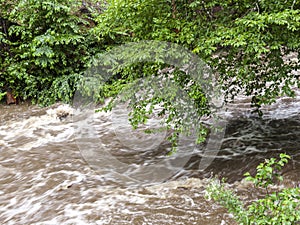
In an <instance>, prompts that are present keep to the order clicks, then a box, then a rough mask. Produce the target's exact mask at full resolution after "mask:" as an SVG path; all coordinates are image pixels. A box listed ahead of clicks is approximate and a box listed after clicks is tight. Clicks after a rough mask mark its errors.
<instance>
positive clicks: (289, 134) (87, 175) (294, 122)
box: [0, 93, 300, 225]
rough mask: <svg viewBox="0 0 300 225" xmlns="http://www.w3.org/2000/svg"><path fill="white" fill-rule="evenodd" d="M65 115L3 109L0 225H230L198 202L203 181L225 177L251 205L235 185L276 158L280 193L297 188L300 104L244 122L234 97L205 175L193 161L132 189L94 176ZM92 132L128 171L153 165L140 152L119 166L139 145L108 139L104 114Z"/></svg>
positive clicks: (245, 105) (242, 102)
mask: <svg viewBox="0 0 300 225" xmlns="http://www.w3.org/2000/svg"><path fill="white" fill-rule="evenodd" d="M298 94H299V93H298ZM62 110H63V111H64V110H65V111H68V110H72V109H71V108H70V107H67V106H60V105H55V106H52V107H50V108H42V109H41V108H39V107H37V106H31V105H27V104H21V105H17V106H15V105H11V106H3V105H2V106H0V122H1V123H0V223H1V224H13V225H15V224H111V225H119V224H136V225H142V224H145V225H146V224H166V225H167V224H172V225H177V224H178V225H179V224H184V225H189V224H203V225H205V224H209V225H212V224H234V221H233V219H232V216H231V215H230V214H228V213H226V211H225V210H224V209H222V207H220V206H219V205H218V204H216V203H214V202H212V201H208V200H206V199H205V197H204V195H205V186H206V184H207V183H208V178H209V177H211V176H212V175H218V176H219V177H227V178H228V181H229V182H230V183H231V184H230V185H231V186H232V187H233V188H235V189H236V190H237V191H238V192H239V194H240V195H241V196H243V198H244V199H251V198H253V197H256V193H255V192H253V190H252V187H250V186H249V185H248V184H247V183H245V182H243V181H242V178H243V174H244V173H245V172H246V171H254V169H255V167H256V166H257V165H258V163H260V162H261V161H262V160H263V159H264V158H266V157H273V156H277V155H278V154H279V153H281V152H286V153H288V154H289V155H291V156H292V159H291V161H290V162H289V164H288V165H287V166H286V167H285V169H284V171H283V174H284V177H285V183H284V185H286V186H298V185H300V179H299V174H300V114H299V112H300V97H299V96H298V97H297V98H296V99H290V98H281V99H279V101H278V102H277V103H276V104H274V105H273V106H269V107H265V108H264V109H263V111H264V113H265V114H264V116H263V117H262V118H259V117H257V116H255V115H252V114H251V113H250V111H249V99H247V98H240V99H239V100H238V103H235V104H231V105H229V106H228V111H227V112H224V113H225V114H226V116H227V118H228V123H227V126H226V132H225V136H224V138H223V140H222V148H221V150H220V151H219V152H218V155H217V156H216V157H215V159H214V161H213V162H212V163H211V164H210V165H209V166H208V167H207V168H206V169H205V170H204V171H199V170H198V168H199V167H198V166H197V165H198V164H199V160H200V158H201V157H200V156H198V155H197V154H192V155H190V158H189V160H188V161H187V163H185V165H184V166H183V168H182V170H180V171H178V172H177V173H175V174H173V176H168V179H164V180H163V181H161V182H153V183H151V182H149V183H147V182H145V183H143V184H141V185H132V186H130V185H128V183H126V182H123V178H124V177H123V174H122V171H114V170H113V168H110V169H109V170H103V171H101V170H97V169H95V168H93V166H94V165H97V158H95V162H94V163H92V165H91V163H90V161H91V160H92V158H93V157H95V155H92V154H91V155H89V154H88V152H85V151H82V148H83V146H84V145H85V144H84V142H80V141H79V142H78V135H76V128H78V124H77V125H76V122H78V121H79V120H80V117H76V116H67V117H66V118H63V119H59V118H58V114H59V113H60V111H62ZM90 126H94V127H95V130H96V131H97V132H98V134H99V137H101V138H102V140H101V142H102V144H103V145H104V146H106V148H111V150H112V152H113V151H115V153H112V154H113V155H114V156H115V157H116V158H119V160H120V161H122V160H123V163H125V164H126V163H127V165H129V164H135V165H136V167H138V165H139V164H143V163H145V162H148V161H151V159H152V158H159V157H154V156H153V155H151V154H150V155H149V154H148V155H146V156H145V154H144V153H143V155H141V157H139V154H140V151H137V152H136V153H135V154H131V153H129V155H130V154H131V155H130V156H131V157H129V158H127V159H126V157H124V154H123V151H121V150H122V149H123V147H124V145H128V144H132V145H135V144H136V145H139V144H141V143H138V139H135V140H134V141H135V142H137V143H130V138H129V139H128V140H126V138H125V139H124V140H125V141H128V143H124V142H122V141H120V140H119V139H117V138H116V136H117V135H116V129H115V130H111V122H109V118H108V117H107V116H105V115H102V114H101V113H100V114H99V116H98V117H97V118H95V119H94V120H92V121H91V123H90ZM118 128H119V129H121V127H118ZM87 132H88V130H87ZM119 135H124V134H119ZM85 138H88V137H85ZM81 139H82V137H81ZM124 140H123V141H124ZM134 141H133V142H134ZM131 142H132V141H131ZM145 143H146V145H149V143H150V142H145ZM145 143H144V144H145ZM89 144H90V145H88V142H87V144H86V146H85V149H93V145H94V144H96V143H93V141H92V142H91V140H89ZM161 145H162V146H163V147H159V146H154V147H155V148H160V149H162V150H161V152H164V149H163V148H169V146H168V145H164V143H163V142H162V144H161ZM120 149H121V150H120ZM118 150H120V151H118ZM148 150H149V151H150V150H151V148H149V149H148ZM156 154H158V153H156ZM156 156H157V155H156ZM97 157H98V158H99V157H101V155H97ZM103 157H104V156H103ZM131 159H135V161H133V162H132V161H130V160H131ZM126 160H129V161H126ZM143 160H144V161H143ZM106 163H108V164H109V162H106ZM104 169H105V168H104ZM121 169H122V168H121ZM124 172H126V171H124Z"/></svg>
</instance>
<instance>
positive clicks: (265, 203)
mask: <svg viewBox="0 0 300 225" xmlns="http://www.w3.org/2000/svg"><path fill="white" fill-rule="evenodd" d="M289 158H290V156H288V155H286V154H280V159H279V160H277V159H275V158H271V159H266V160H265V162H264V163H261V164H259V166H257V174H256V175H255V176H254V177H252V176H251V175H250V174H249V173H246V174H245V176H246V180H249V181H251V182H252V183H253V184H254V185H255V187H263V188H266V189H267V188H268V186H269V185H271V184H274V182H275V179H278V180H280V181H281V180H282V177H281V176H280V174H279V172H280V170H281V169H282V167H283V166H284V165H285V164H286V163H287V162H288V159H289ZM207 193H208V194H207V196H208V197H209V198H212V199H214V200H215V201H217V202H219V203H220V204H221V205H222V206H224V207H225V208H226V209H227V210H228V211H229V212H230V213H232V214H233V215H234V216H235V219H236V220H237V221H238V222H239V223H240V224H243V225H248V224H249V225H250V224H271V225H277V224H291V225H292V224H296V223H297V222H300V188H299V187H295V188H283V189H282V190H280V191H277V192H273V193H271V194H269V191H268V189H267V194H266V195H265V197H264V198H262V199H258V200H254V201H253V202H252V203H251V204H250V205H248V206H247V207H246V206H245V204H244V203H243V202H242V201H241V200H240V199H239V197H238V196H237V195H236V193H235V192H234V191H232V190H230V189H228V188H226V185H225V182H224V181H223V182H222V183H220V182H219V181H218V180H213V181H212V182H211V184H210V185H209V187H208V188H207Z"/></svg>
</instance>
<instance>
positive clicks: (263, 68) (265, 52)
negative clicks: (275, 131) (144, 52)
mask: <svg viewBox="0 0 300 225" xmlns="http://www.w3.org/2000/svg"><path fill="white" fill-rule="evenodd" d="M299 8H300V2H299V1H283V0H282V1H273V0H264V1H259V2H254V1H250V0H245V1H231V0H230V1H229V0H226V1H218V0H214V1H196V0H194V1H158V0H150V1H143V0H133V1H125V0H123V1H108V7H107V10H106V11H105V12H104V13H103V14H101V15H99V16H98V18H97V21H98V25H97V26H96V27H95V28H94V29H93V32H94V33H95V34H96V35H98V38H99V39H101V40H102V39H105V40H109V43H110V45H113V44H120V43H124V42H126V41H139V40H160V41H170V42H173V43H178V44H180V45H182V46H185V47H187V48H189V49H190V50H191V51H193V52H195V53H197V54H198V55H199V56H200V57H201V58H202V59H204V60H206V62H207V63H208V64H209V65H210V66H211V67H212V68H213V69H214V72H215V73H216V74H217V75H218V76H219V80H220V81H222V82H223V85H224V90H225V91H226V94H227V96H228V100H230V98H231V97H232V98H233V97H234V96H236V95H237V94H238V93H239V92H241V91H242V92H244V93H245V94H247V95H249V96H252V103H253V106H256V107H258V108H259V107H260V105H261V104H270V103H273V102H274V101H275V99H276V97H278V96H281V95H288V96H293V95H294V93H293V91H292V90H291V87H292V86H294V85H298V86H299V81H298V79H296V76H295V74H294V73H293V71H295V70H297V69H299V68H300V66H299V63H297V61H295V60H286V59H285V56H286V55H288V54H290V53H291V54H294V57H297V53H299V49H300V48H299V47H300V44H299V39H300V32H299V29H300V13H299V12H300V11H299ZM298 59H299V54H298Z"/></svg>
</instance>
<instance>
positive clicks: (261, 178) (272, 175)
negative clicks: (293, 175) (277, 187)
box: [244, 154, 291, 192]
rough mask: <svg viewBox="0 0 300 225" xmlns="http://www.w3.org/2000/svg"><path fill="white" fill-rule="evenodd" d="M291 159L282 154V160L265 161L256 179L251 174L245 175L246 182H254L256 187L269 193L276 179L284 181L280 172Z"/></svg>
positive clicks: (259, 166) (258, 170)
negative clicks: (270, 186)
mask: <svg viewBox="0 0 300 225" xmlns="http://www.w3.org/2000/svg"><path fill="white" fill-rule="evenodd" d="M290 158H291V157H290V156H288V155H286V154H280V160H277V159H275V158H271V159H265V162H263V163H260V164H259V165H258V166H257V173H256V175H255V176H254V177H252V176H251V175H250V173H249V172H247V173H245V174H244V176H246V180H248V181H251V182H253V183H254V185H255V186H256V187H263V188H265V189H266V190H267V192H268V186H269V185H270V184H273V183H274V182H275V180H274V179H277V180H279V181H282V179H283V178H282V176H281V175H280V174H279V171H281V169H282V167H283V166H284V165H285V164H286V163H287V162H288V159H290Z"/></svg>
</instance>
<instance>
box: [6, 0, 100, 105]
mask: <svg viewBox="0 0 300 225" xmlns="http://www.w3.org/2000/svg"><path fill="white" fill-rule="evenodd" d="M80 7H81V5H79V4H78V3H77V1H74V0H72V1H66V0H55V1H52V0H51V1H41V0H29V1H25V0H24V1H22V0H20V1H12V2H11V3H10V4H9V3H7V1H2V2H1V9H0V11H1V14H0V15H1V21H2V30H1V33H0V42H1V70H0V72H1V74H0V90H1V92H5V91H6V90H7V89H11V90H13V92H14V95H15V96H17V97H20V98H22V99H31V100H32V101H33V102H38V103H40V104H43V105H45V104H51V103H54V102H56V101H58V100H61V101H65V102H70V101H71V99H72V96H73V94H74V91H75V89H76V82H77V80H78V78H79V74H80V73H81V71H82V70H83V69H84V68H86V66H87V63H88V61H89V58H90V56H91V54H93V48H92V47H93V46H94V45H95V41H94V40H93V38H92V36H91V35H90V34H89V26H90V24H89V23H88V21H87V20H85V18H84V16H85V15H81V14H80V11H79V9H80Z"/></svg>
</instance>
